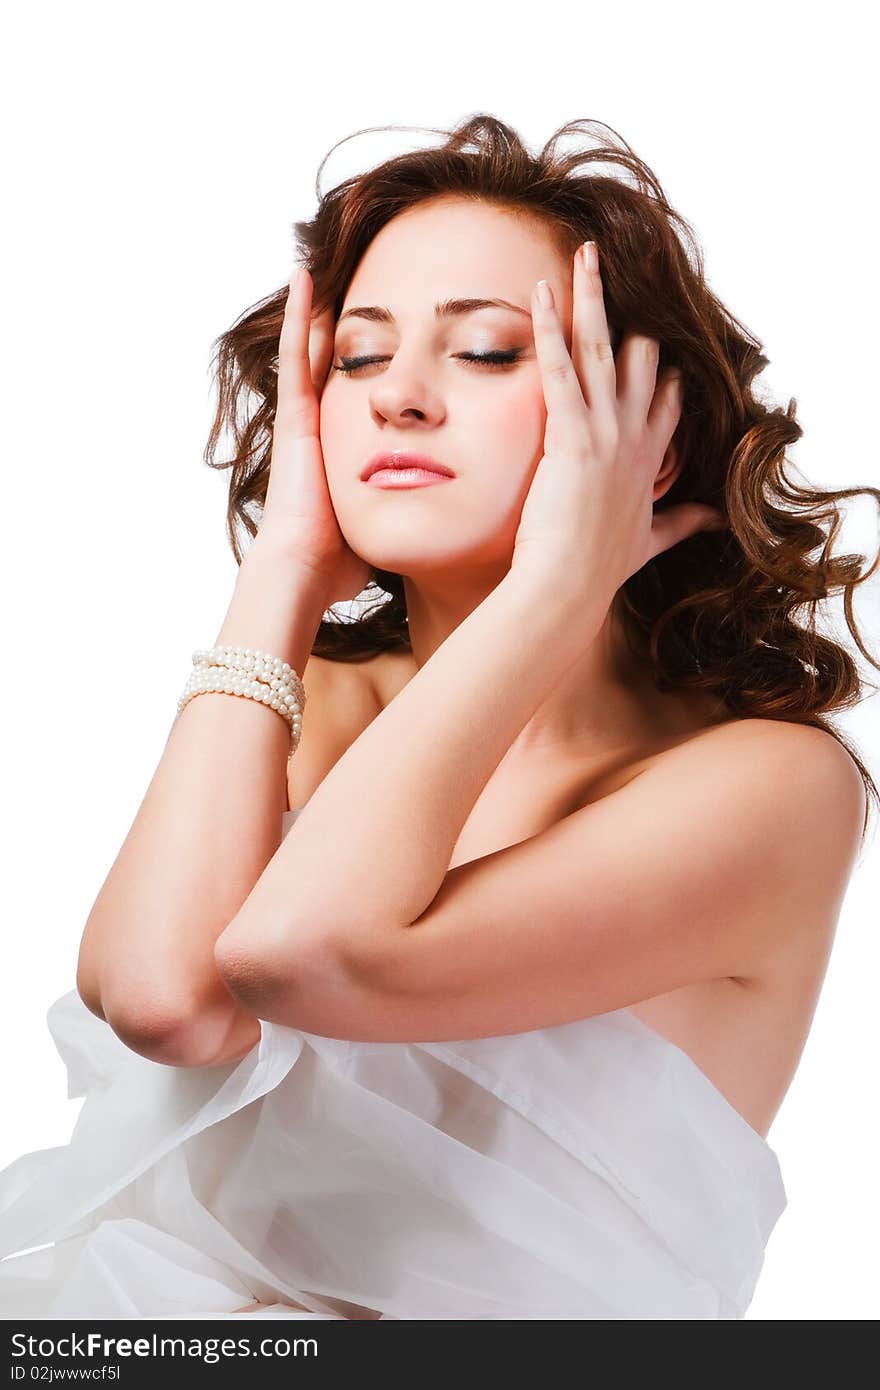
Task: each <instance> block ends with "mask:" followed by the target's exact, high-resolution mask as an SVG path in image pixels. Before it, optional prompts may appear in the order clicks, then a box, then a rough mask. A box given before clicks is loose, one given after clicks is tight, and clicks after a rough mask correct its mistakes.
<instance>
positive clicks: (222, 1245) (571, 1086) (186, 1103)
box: [0, 812, 787, 1319]
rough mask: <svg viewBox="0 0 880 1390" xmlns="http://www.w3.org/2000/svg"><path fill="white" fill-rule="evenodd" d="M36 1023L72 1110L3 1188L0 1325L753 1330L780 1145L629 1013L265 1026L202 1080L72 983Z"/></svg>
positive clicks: (780, 1199) (776, 1210) (776, 1199)
mask: <svg viewBox="0 0 880 1390" xmlns="http://www.w3.org/2000/svg"><path fill="white" fill-rule="evenodd" d="M295 815H296V812H288V813H286V814H285V817H284V827H283V828H284V832H285V833H286V831H287V830H288V829H289V827H290V825H291V823H292V821H293V818H294V816H295ZM47 1022H48V1026H49V1029H50V1031H51V1033H52V1037H53V1039H54V1041H55V1045H56V1047H57V1049H58V1052H59V1054H60V1056H61V1058H62V1060H63V1062H64V1063H65V1066H66V1068H67V1075H68V1095H69V1096H71V1097H75V1096H84V1097H85V1100H84V1102H83V1105H82V1108H81V1110H80V1113H79V1116H78V1118H77V1122H76V1125H75V1127H74V1130H73V1134H72V1137H71V1140H70V1143H69V1144H67V1145H63V1146H60V1147H58V1148H52V1149H43V1150H38V1151H37V1152H35V1153H29V1154H24V1155H23V1156H22V1157H20V1158H18V1159H17V1160H16V1161H15V1162H13V1163H12V1164H11V1165H9V1167H7V1168H6V1169H5V1170H4V1171H3V1172H2V1173H0V1256H3V1257H6V1258H4V1259H3V1261H2V1263H0V1308H2V1315H3V1317H4V1318H69V1319H85V1318H92V1317H106V1318H121V1317H127V1318H138V1317H143V1318H174V1317H177V1318H182V1317H206V1318H221V1317H228V1316H232V1315H233V1314H235V1310H236V1309H239V1308H242V1307H244V1306H246V1305H248V1304H251V1303H253V1302H254V1301H255V1300H259V1301H260V1302H261V1303H262V1304H264V1305H267V1306H264V1307H263V1308H261V1309H258V1310H256V1311H255V1312H254V1313H253V1314H246V1313H245V1314H235V1315H236V1316H240V1317H247V1316H257V1317H295V1318H345V1317H348V1318H350V1317H364V1316H367V1317H369V1316H377V1317H378V1316H381V1317H385V1318H396V1319H401V1318H403V1319H409V1318H422V1319H423V1318H430V1319H447V1318H448V1319H485V1318H489V1319H513V1318H515V1319H535V1318H537V1319H558V1318H566V1319H568V1318H574V1319H582V1318H642V1319H655V1318H683V1319H692V1318H740V1317H742V1316H743V1315H744V1313H745V1311H746V1309H747V1307H748V1304H749V1302H750V1300H751V1297H752V1294H753V1291H754V1288H755V1284H756V1282H757V1278H758V1275H759V1273H760V1270H761V1266H762V1263H763V1258H764V1249H765V1246H766V1242H767V1240H768V1237H769V1235H770V1232H771V1231H772V1229H773V1227H774V1225H775V1223H776V1221H777V1220H778V1218H779V1216H780V1215H781V1213H782V1211H783V1210H784V1209H785V1206H786V1204H787V1197H786V1192H785V1188H784V1185H783V1181H782V1176H781V1172H780V1168H779V1162H778V1159H777V1157H776V1154H775V1153H774V1151H773V1149H772V1148H771V1147H770V1145H769V1144H768V1143H767V1141H766V1140H765V1139H764V1138H762V1137H761V1136H760V1135H759V1134H758V1133H757V1131H756V1130H754V1129H752V1127H751V1126H750V1125H749V1124H748V1123H747V1122H746V1121H745V1120H744V1119H743V1117H742V1116H741V1115H740V1114H739V1113H738V1112H737V1111H736V1110H735V1109H734V1107H733V1106H732V1105H731V1104H730V1103H729V1102H728V1101H727V1100H726V1098H725V1097H724V1096H723V1095H722V1094H721V1092H720V1091H718V1090H717V1088H716V1087H715V1086H714V1084H713V1083H712V1082H711V1081H710V1080H709V1079H708V1077H707V1076H705V1074H704V1073H703V1072H702V1071H701V1070H700V1069H699V1068H698V1067H697V1065H696V1064H695V1063H694V1062H693V1060H692V1059H691V1058H690V1057H689V1056H688V1055H687V1054H686V1053H685V1052H683V1051H682V1050H681V1049H679V1048H678V1047H676V1046H675V1045H674V1044H673V1043H671V1042H669V1041H668V1040H667V1039H665V1038H663V1037H661V1036H660V1035H659V1034H657V1033H655V1032H654V1031H653V1030H651V1029H649V1028H647V1027H646V1026H645V1025H644V1024H643V1023H642V1022H641V1020H640V1019H638V1018H637V1017H636V1016H635V1015H634V1014H631V1013H630V1012H629V1011H628V1010H626V1009H620V1010H616V1011H615V1012H613V1013H609V1014H605V1015H602V1016H601V1017H595V1018H588V1019H582V1020H579V1021H577V1022H574V1023H569V1024H565V1025H562V1026H561V1027H555V1028H547V1029H542V1030H539V1031H533V1032H528V1033H518V1034H514V1035H512V1036H507V1037H499V1038H478V1039H469V1040H465V1041H459V1042H454V1041H453V1042H442V1043H363V1042H346V1041H342V1040H339V1039H334V1038H324V1037H321V1036H319V1035H317V1034H310V1033H305V1032H302V1031H301V1030H300V1029H298V1028H289V1027H281V1026H278V1025H276V1024H272V1023H266V1022H262V1024H261V1034H260V1041H259V1043H257V1044H256V1045H255V1046H254V1047H253V1048H252V1049H251V1051H250V1052H249V1053H248V1054H247V1056H245V1057H243V1058H242V1059H240V1060H239V1061H238V1062H232V1063H227V1064H224V1065H222V1066H217V1067H208V1068H180V1067H168V1066H164V1065H161V1064H159V1063H155V1062H150V1061H148V1060H147V1059H146V1058H143V1057H141V1056H139V1055H138V1054H137V1053H134V1052H132V1051H131V1050H130V1049H128V1048H127V1047H125V1046H124V1044H123V1043H121V1042H120V1041H119V1039H118V1038H117V1037H116V1035H115V1034H114V1033H113V1032H112V1031H111V1029H110V1028H109V1027H108V1026H107V1024H105V1023H104V1022H102V1021H101V1020H99V1019H97V1018H96V1017H95V1016H94V1015H93V1014H92V1013H90V1012H89V1011H88V1009H86V1007H85V1005H84V1004H83V1003H82V1001H81V1000H80V998H79V995H78V994H77V992H76V991H75V990H71V991H70V992H69V993H67V994H65V995H63V996H62V997H61V998H60V999H58V1000H56V1001H55V1002H54V1003H53V1004H52V1006H51V1008H50V1009H49V1012H48V1015H47ZM371 1310H373V1311H372V1312H371Z"/></svg>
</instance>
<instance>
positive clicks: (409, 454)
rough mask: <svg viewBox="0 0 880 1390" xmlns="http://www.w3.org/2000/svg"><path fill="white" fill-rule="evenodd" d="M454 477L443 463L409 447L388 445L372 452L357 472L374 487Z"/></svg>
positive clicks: (415, 485)
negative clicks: (380, 451) (359, 471)
mask: <svg viewBox="0 0 880 1390" xmlns="http://www.w3.org/2000/svg"><path fill="white" fill-rule="evenodd" d="M395 474H397V475H399V476H397V477H395ZM454 477H455V474H454V473H453V471H452V469H451V468H447V467H446V464H445V463H440V462H439V461H438V460H437V459H433V458H429V457H428V455H427V454H417V453H415V452H414V451H413V450H412V449H390V450H384V451H383V452H382V453H378V454H374V455H373V457H372V458H371V459H370V461H369V463H368V464H367V465H366V467H365V468H364V470H363V472H362V473H361V479H362V481H363V482H372V483H373V486H374V487H422V486H424V484H425V483H440V482H444V481H445V480H446V479H447V478H454Z"/></svg>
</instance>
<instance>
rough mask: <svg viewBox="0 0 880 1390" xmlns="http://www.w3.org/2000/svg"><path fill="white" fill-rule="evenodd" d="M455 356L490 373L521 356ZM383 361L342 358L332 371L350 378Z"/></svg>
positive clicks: (518, 351) (515, 353)
mask: <svg viewBox="0 0 880 1390" xmlns="http://www.w3.org/2000/svg"><path fill="white" fill-rule="evenodd" d="M455 355H456V357H458V358H459V359H460V360H461V361H462V362H467V363H468V364H469V365H470V366H473V367H488V369H489V370H490V371H498V370H503V369H504V368H505V367H510V366H512V365H513V363H514V362H517V361H518V360H519V358H520V357H521V356H522V351H521V349H520V348H513V349H512V350H511V351H509V352H501V351H497V352H457V353H456V354H455ZM385 360H386V359H385V358H383V357H343V359H342V364H341V365H340V366H338V367H336V366H334V368H333V370H334V372H342V374H343V376H351V374H352V372H356V371H358V370H359V368H361V367H368V366H370V365H371V364H372V363H374V362H384V361H385Z"/></svg>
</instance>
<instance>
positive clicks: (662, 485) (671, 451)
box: [652, 438, 682, 502]
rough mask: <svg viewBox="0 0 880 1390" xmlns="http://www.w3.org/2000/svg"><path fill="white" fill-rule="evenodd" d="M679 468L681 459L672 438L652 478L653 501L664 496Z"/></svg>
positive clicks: (680, 467)
mask: <svg viewBox="0 0 880 1390" xmlns="http://www.w3.org/2000/svg"><path fill="white" fill-rule="evenodd" d="M681 469H682V459H681V457H680V455H679V450H678V444H677V443H676V441H675V439H674V438H673V439H671V440H670V441H669V445H668V447H667V450H666V453H665V454H664V455H663V462H662V463H661V465H660V468H659V469H658V471H657V475H656V477H655V478H654V494H653V498H652V500H653V501H654V502H657V501H659V499H660V498H661V497H663V496H665V494H666V493H667V492H668V491H669V489H670V488H671V487H672V484H673V483H674V482H675V480H676V478H677V477H678V475H679V474H680V473H681Z"/></svg>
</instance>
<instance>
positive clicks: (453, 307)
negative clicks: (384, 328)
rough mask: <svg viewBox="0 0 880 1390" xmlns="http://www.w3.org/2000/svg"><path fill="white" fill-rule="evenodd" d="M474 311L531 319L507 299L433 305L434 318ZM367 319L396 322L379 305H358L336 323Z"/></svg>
mask: <svg viewBox="0 0 880 1390" xmlns="http://www.w3.org/2000/svg"><path fill="white" fill-rule="evenodd" d="M476 309H512V310H513V312H514V313H515V314H524V315H525V317H526V318H527V319H531V317H532V316H531V314H530V313H529V311H528V309H523V308H521V307H520V305H519V304H511V302H510V300H508V299H441V300H440V301H439V302H438V303H437V304H435V305H434V316H435V318H438V319H442V318H451V317H452V316H453V315H455V314H472V313H473V312H474V311H475V310H476ZM355 317H356V318H360V319H369V321H370V322H371V323H395V322H396V320H395V318H394V315H393V314H392V312H391V310H390V309H385V308H383V307H382V306H381V305H379V304H367V305H360V306H358V308H356V309H346V311H345V313H344V314H340V315H339V318H338V319H337V323H342V320H343V319H347V318H355Z"/></svg>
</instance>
